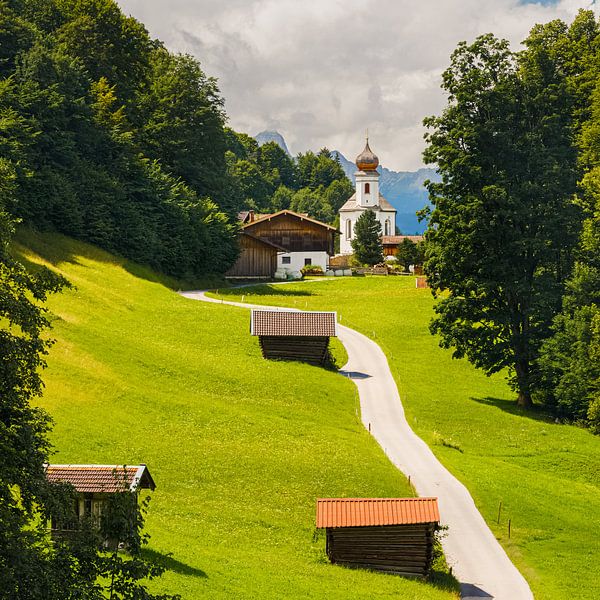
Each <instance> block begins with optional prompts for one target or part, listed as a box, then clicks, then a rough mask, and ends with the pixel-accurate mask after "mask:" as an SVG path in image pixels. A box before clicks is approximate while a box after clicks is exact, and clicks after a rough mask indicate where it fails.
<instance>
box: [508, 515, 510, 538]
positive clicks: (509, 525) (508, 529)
mask: <svg viewBox="0 0 600 600" xmlns="http://www.w3.org/2000/svg"><path fill="white" fill-rule="evenodd" d="M508 539H509V540H510V519H509V520H508Z"/></svg>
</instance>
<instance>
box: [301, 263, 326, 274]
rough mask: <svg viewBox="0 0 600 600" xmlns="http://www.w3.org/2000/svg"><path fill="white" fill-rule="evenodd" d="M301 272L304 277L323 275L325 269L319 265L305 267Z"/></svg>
mask: <svg viewBox="0 0 600 600" xmlns="http://www.w3.org/2000/svg"><path fill="white" fill-rule="evenodd" d="M300 272H301V273H302V275H323V269H322V268H321V267H320V266H319V265H304V266H303V267H302V269H300Z"/></svg>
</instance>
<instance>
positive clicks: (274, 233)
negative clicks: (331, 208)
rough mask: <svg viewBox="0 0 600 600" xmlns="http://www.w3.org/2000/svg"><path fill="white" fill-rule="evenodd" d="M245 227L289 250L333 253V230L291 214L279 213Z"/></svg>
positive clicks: (254, 233) (257, 235) (253, 233)
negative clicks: (277, 215) (269, 218)
mask: <svg viewBox="0 0 600 600" xmlns="http://www.w3.org/2000/svg"><path fill="white" fill-rule="evenodd" d="M247 229H248V231H249V233H251V234H252V235H255V236H256V237H259V238H262V239H264V240H268V241H269V242H271V243H272V244H277V245H278V246H283V247H284V248H286V249H287V250H289V251H290V252H303V251H313V252H327V253H329V254H333V231H331V230H330V229H327V228H326V227H322V226H320V225H317V224H316V223H311V222H310V221H306V220H302V219H299V218H298V217H294V216H292V215H281V216H279V217H275V218H274V219H271V220H266V221H261V222H259V223H256V224H255V225H251V226H250V227H248V228H247Z"/></svg>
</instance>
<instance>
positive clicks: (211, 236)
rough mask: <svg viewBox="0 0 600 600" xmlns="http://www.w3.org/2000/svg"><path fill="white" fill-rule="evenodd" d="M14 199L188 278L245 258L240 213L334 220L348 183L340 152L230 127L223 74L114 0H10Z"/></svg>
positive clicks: (3, 99)
mask: <svg viewBox="0 0 600 600" xmlns="http://www.w3.org/2000/svg"><path fill="white" fill-rule="evenodd" d="M0 24H1V25H0V78H1V79H0V144H1V146H0V156H1V158H0V161H1V162H0V177H2V180H3V182H2V184H3V187H7V186H8V187H10V189H11V194H10V196H9V197H7V198H5V199H4V208H5V209H6V210H7V211H8V212H9V213H10V214H11V215H12V216H13V217H14V218H16V219H18V220H20V221H22V222H24V223H25V224H28V225H30V226H34V227H36V228H38V229H40V230H55V231H58V232H61V233H64V234H66V235H70V236H72V237H75V238H78V239H80V240H83V241H87V242H91V243H93V244H96V245H98V246H100V247H102V248H104V249H106V250H108V251H111V252H115V253H117V254H120V255H121V256H124V257H126V258H129V259H131V260H134V261H136V262H139V263H142V264H146V265H149V266H151V267H152V268H154V269H157V270H159V271H161V272H163V273H166V274H169V275H173V276H175V277H179V278H183V279H193V278H198V277H200V276H202V275H205V274H209V273H217V274H219V273H223V272H225V271H226V270H227V268H229V266H231V265H232V264H233V262H234V261H235V259H236V258H237V255H238V252H239V249H238V241H237V240H238V233H239V232H238V229H239V227H238V224H237V213H238V212H239V211H240V210H243V209H245V208H251V209H256V210H260V211H263V212H267V211H274V210H278V209H280V208H289V207H291V208H293V209H295V210H300V211H301V212H308V213H310V214H311V215H313V216H315V217H317V218H320V219H323V220H326V221H328V222H332V221H333V220H334V218H335V214H336V213H337V208H339V206H340V205H341V203H342V202H343V201H345V200H346V199H347V197H348V196H349V195H350V194H351V186H350V182H349V181H348V180H347V178H346V177H345V176H344V174H343V171H342V170H341V167H340V166H339V164H338V163H336V161H335V160H332V159H331V158H329V152H328V151H327V150H326V149H323V150H322V151H321V152H320V153H319V154H318V155H315V154H313V153H312V152H307V153H306V154H304V155H300V156H298V157H297V159H296V160H293V159H291V158H290V157H288V156H287V155H286V154H285V153H284V152H283V151H281V149H280V148H279V147H278V146H276V145H275V144H267V145H265V146H264V147H263V148H259V147H258V144H257V143H256V142H255V141H254V140H253V139H252V138H251V137H249V136H248V135H246V134H238V133H236V132H235V131H233V130H232V129H230V128H228V127H227V115H226V113H225V109H224V100H223V98H222V96H221V94H220V91H219V89H218V86H217V82H216V80H215V79H214V78H212V77H210V76H209V75H207V74H205V73H204V72H203V70H202V69H201V67H200V64H199V62H198V61H197V60H196V59H195V58H194V57H192V56H189V55H182V54H175V53H172V52H170V51H169V50H168V49H167V48H165V46H164V45H163V44H162V43H161V42H160V41H158V40H154V39H152V38H151V37H150V36H149V34H148V32H147V31H146V29H145V28H144V26H143V25H142V24H141V23H139V22H138V21H136V20H135V19H134V18H132V17H128V16H125V15H124V14H123V13H122V11H121V10H120V8H119V7H118V5H117V4H116V3H115V2H114V1H113V0H91V1H88V0H8V1H2V2H0Z"/></svg>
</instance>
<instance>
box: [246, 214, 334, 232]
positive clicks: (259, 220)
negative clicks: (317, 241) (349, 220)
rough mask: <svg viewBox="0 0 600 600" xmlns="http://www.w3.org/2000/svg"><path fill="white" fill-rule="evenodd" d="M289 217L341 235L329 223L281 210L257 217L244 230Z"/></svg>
mask: <svg viewBox="0 0 600 600" xmlns="http://www.w3.org/2000/svg"><path fill="white" fill-rule="evenodd" d="M288 215H289V216H292V217H296V218H297V219H300V220H301V221H308V222H310V223H314V224H315V225H319V226H321V227H325V228H326V229H329V230H331V231H334V232H336V233H341V232H340V231H338V230H337V229H336V228H335V227H332V226H331V225H327V223H323V222H322V221H317V219H313V218H312V217H309V216H308V215H306V214H302V213H297V212H294V211H293V210H287V209H285V210H280V211H278V212H276V213H273V214H271V215H255V219H254V221H250V222H249V223H246V224H245V225H244V226H243V227H244V229H248V228H250V227H254V225H257V224H258V223H264V222H265V221H272V220H273V219H277V218H278V217H282V216H288Z"/></svg>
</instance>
